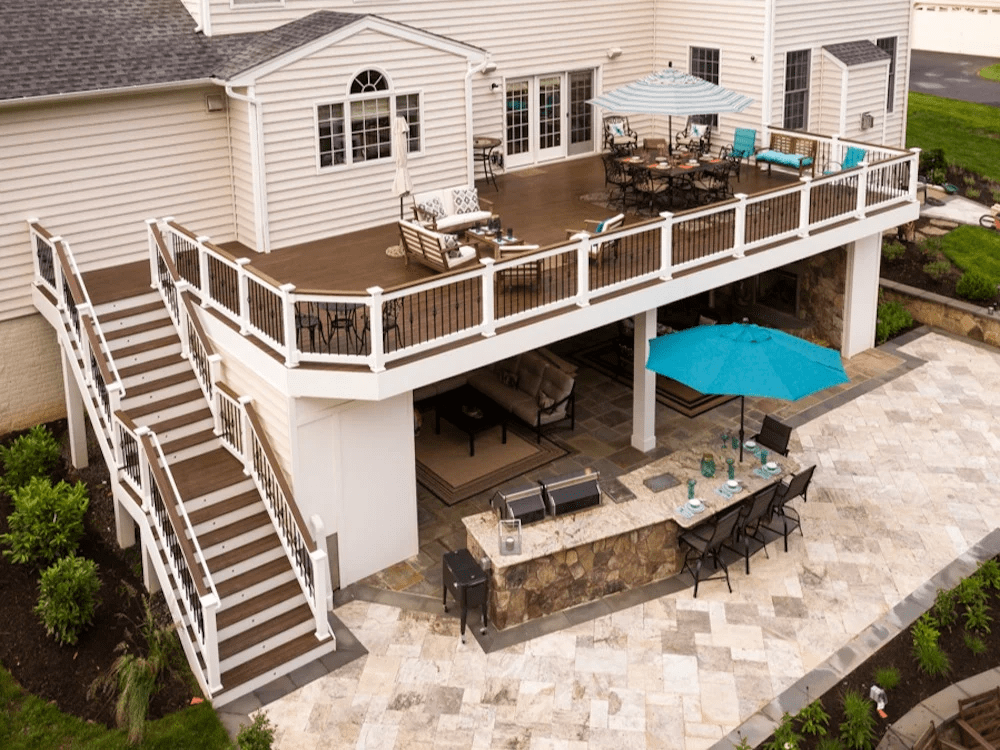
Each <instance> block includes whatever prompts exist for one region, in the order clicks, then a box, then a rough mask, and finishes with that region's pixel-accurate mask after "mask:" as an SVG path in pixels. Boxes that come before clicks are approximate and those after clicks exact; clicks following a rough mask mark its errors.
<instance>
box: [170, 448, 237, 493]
mask: <svg viewBox="0 0 1000 750" xmlns="http://www.w3.org/2000/svg"><path fill="white" fill-rule="evenodd" d="M170 471H171V472H172V473H173V475H174V480H175V481H176V482H177V490H178V491H179V492H180V493H181V497H183V498H185V499H192V498H196V497H201V496H202V495H207V494H209V493H211V492H215V491H216V490H221V489H224V488H225V487H231V486H232V485H234V484H238V483H240V482H242V481H243V480H245V479H246V475H245V474H244V473H243V465H242V464H241V463H240V462H239V461H237V460H236V459H235V458H233V456H232V454H231V453H230V452H229V451H227V450H225V449H224V448H217V449H216V450H213V451H209V452H207V453H202V454H200V455H198V456H194V457H193V458H188V459H185V460H184V461H178V462H177V463H174V464H171V465H170Z"/></svg>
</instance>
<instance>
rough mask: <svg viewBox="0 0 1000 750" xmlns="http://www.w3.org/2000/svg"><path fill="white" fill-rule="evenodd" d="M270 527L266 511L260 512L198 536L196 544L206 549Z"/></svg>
mask: <svg viewBox="0 0 1000 750" xmlns="http://www.w3.org/2000/svg"><path fill="white" fill-rule="evenodd" d="M270 525H271V519H270V517H269V516H268V515H267V511H264V510H262V511H260V513H254V514H253V515H252V516H247V517H246V518H241V519H240V520H238V521H233V522H232V523H230V524H226V525H225V526H223V527H222V528H220V529H212V530H211V531H206V532H204V533H202V534H199V535H198V543H199V544H201V547H202V549H206V548H208V547H214V546H215V545H216V544H219V543H221V542H225V541H227V540H229V539H233V538H235V537H238V536H240V535H241V534H246V533H247V532H249V531H253V530H254V529H259V528H260V527H261V526H270Z"/></svg>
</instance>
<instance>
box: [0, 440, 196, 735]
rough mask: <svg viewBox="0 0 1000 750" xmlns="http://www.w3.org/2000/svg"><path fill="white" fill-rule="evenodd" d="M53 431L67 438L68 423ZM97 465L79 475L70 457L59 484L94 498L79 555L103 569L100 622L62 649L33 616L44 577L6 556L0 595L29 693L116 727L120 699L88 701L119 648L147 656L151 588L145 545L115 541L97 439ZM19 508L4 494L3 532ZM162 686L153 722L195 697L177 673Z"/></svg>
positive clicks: (17, 674)
mask: <svg viewBox="0 0 1000 750" xmlns="http://www.w3.org/2000/svg"><path fill="white" fill-rule="evenodd" d="M49 427H50V428H51V429H52V432H53V434H54V435H55V436H56V438H57V439H59V440H62V438H63V436H64V435H65V432H66V423H65V420H62V421H60V422H55V423H52V424H51V425H49ZM15 437H17V434H14V435H8V436H6V437H5V438H4V439H3V443H4V444H8V443H9V442H10V441H11V440H13V439H14V438H15ZM90 461H91V466H90V467H88V468H86V469H83V470H81V471H75V470H73V469H72V467H71V466H70V464H69V461H68V459H67V458H66V457H65V456H64V458H63V461H62V466H61V467H59V468H58V469H57V470H56V472H55V473H54V476H53V480H54V481H56V480H59V479H65V480H66V481H68V482H71V483H72V482H76V481H77V480H80V481H83V482H84V483H85V484H86V485H87V486H88V490H89V493H90V506H89V508H88V511H87V515H86V518H85V523H86V534H85V535H84V538H83V540H82V542H81V544H80V548H79V550H78V551H77V554H78V555H80V556H82V557H86V558H88V559H90V560H93V561H95V562H96V563H97V565H98V576H99V577H100V580H101V588H100V591H99V592H98V596H99V604H98V607H97V611H96V613H95V617H94V622H93V625H92V626H91V627H90V628H88V629H87V630H86V631H85V632H84V633H82V634H81V635H80V640H79V642H78V643H77V644H76V645H75V646H60V645H59V644H58V643H57V642H56V640H55V639H54V638H52V637H50V636H48V635H47V634H46V632H45V628H44V626H43V625H42V623H41V621H40V620H39V619H38V616H37V615H36V614H35V612H34V607H35V605H36V604H37V603H38V573H37V572H36V571H33V570H30V569H29V568H28V567H27V566H24V565H14V564H12V563H11V562H9V561H8V560H7V558H6V557H2V556H0V592H3V593H2V597H3V616H2V618H0V663H2V664H3V665H4V667H6V669H7V670H9V671H10V672H11V674H13V676H14V679H15V680H17V682H18V683H19V684H20V685H21V687H22V688H24V689H25V690H26V691H27V692H29V693H32V694H33V695H36V696H39V697H41V698H44V699H46V700H49V701H52V702H54V703H55V704H56V705H57V706H58V707H59V709H60V710H61V711H63V712H64V713H68V714H72V715H74V716H78V717H80V718H82V719H87V720H91V721H96V722H100V723H102V724H105V725H107V726H114V696H107V695H105V694H103V693H100V694H98V695H97V696H96V697H95V698H94V699H88V698H87V690H88V688H89V687H90V685H91V683H93V681H94V680H95V679H96V678H98V677H99V676H101V675H102V674H105V673H106V672H107V671H108V669H109V668H110V666H111V664H112V663H113V662H114V660H115V659H116V658H118V656H119V653H118V652H117V651H116V650H115V649H116V647H117V646H118V644H119V643H122V642H123V641H125V642H128V644H129V648H130V650H131V651H132V652H133V653H137V652H138V653H144V649H145V643H143V642H142V637H141V635H140V633H139V631H138V627H139V625H140V624H141V623H142V621H143V619H144V618H145V611H144V607H143V592H144V589H143V586H142V568H141V563H140V558H139V554H138V547H133V548H131V549H128V550H122V549H120V548H119V547H118V545H117V543H116V541H115V521H114V506H113V504H112V499H111V490H110V486H109V484H108V474H107V467H106V466H105V465H104V462H103V460H102V459H101V456H100V450H99V449H98V448H97V445H96V443H95V442H93V441H91V446H90ZM12 510H13V504H12V502H11V499H10V498H9V497H8V496H7V495H5V494H3V493H0V533H6V532H8V531H9V530H10V529H9V527H8V524H7V516H8V515H9V514H10V513H11V512H12ZM153 601H154V612H155V613H156V614H157V620H158V622H160V623H161V624H167V623H169V622H170V614H169V612H168V611H167V608H166V603H165V602H164V600H163V596H162V594H158V595H157V596H156V597H155V598H154V600H153ZM178 648H179V647H178ZM182 658H183V657H182ZM161 685H162V686H161V688H160V690H159V692H158V693H157V694H156V695H155V696H154V698H153V701H152V705H151V707H150V712H149V718H151V719H156V718H160V717H162V716H165V715H167V714H169V713H173V712H174V711H177V710H180V709H181V708H183V707H184V706H186V705H188V703H189V702H190V700H191V697H192V687H190V686H189V685H188V684H187V683H186V682H185V681H184V680H183V679H182V678H181V677H179V676H177V675H170V676H169V677H168V678H167V679H166V680H163V681H162V682H161Z"/></svg>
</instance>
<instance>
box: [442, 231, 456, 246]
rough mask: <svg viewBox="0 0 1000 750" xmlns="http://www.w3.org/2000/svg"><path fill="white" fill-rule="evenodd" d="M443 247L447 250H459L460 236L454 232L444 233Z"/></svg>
mask: <svg viewBox="0 0 1000 750" xmlns="http://www.w3.org/2000/svg"><path fill="white" fill-rule="evenodd" d="M441 247H442V248H443V249H445V250H458V248H459V244H458V237H456V236H455V235H454V234H442V235H441Z"/></svg>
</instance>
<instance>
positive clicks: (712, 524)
mask: <svg viewBox="0 0 1000 750" xmlns="http://www.w3.org/2000/svg"><path fill="white" fill-rule="evenodd" d="M739 517H740V509H739V507H736V508H733V509H732V510H729V511H727V512H726V513H725V514H724V515H722V516H717V517H716V518H712V519H709V520H708V521H706V522H705V523H701V524H698V525H697V526H695V527H694V528H693V529H689V530H688V531H684V532H682V533H681V534H680V536H679V540H680V541H681V543H683V544H684V545H685V546H687V547H688V551H687V554H685V555H684V565H683V566H682V567H681V572H682V573H683V572H684V571H685V570H689V571H691V575H692V576H693V577H694V596H695V598H697V597H698V584H699V583H700V582H701V581H702V580H705V581H711V580H714V579H721V577H722V576H709V577H708V578H705V579H702V577H701V567H702V565H703V564H704V563H705V561H706V560H711V561H712V567H713V569H714V570H718V569H719V566H720V565H721V566H722V572H723V573H724V574H725V578H726V586H727V587H728V588H729V593H730V594H731V593H733V587H732V585H731V584H730V583H729V568H728V567H727V566H726V561H725V560H723V559H722V557H721V556H720V554H719V553H720V552H721V551H722V548H723V547H725V546H726V542H727V541H729V540H731V539H732V538H733V535H734V534H735V532H736V522H737V521H738V520H739ZM692 563H693V564H694V567H692Z"/></svg>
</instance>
